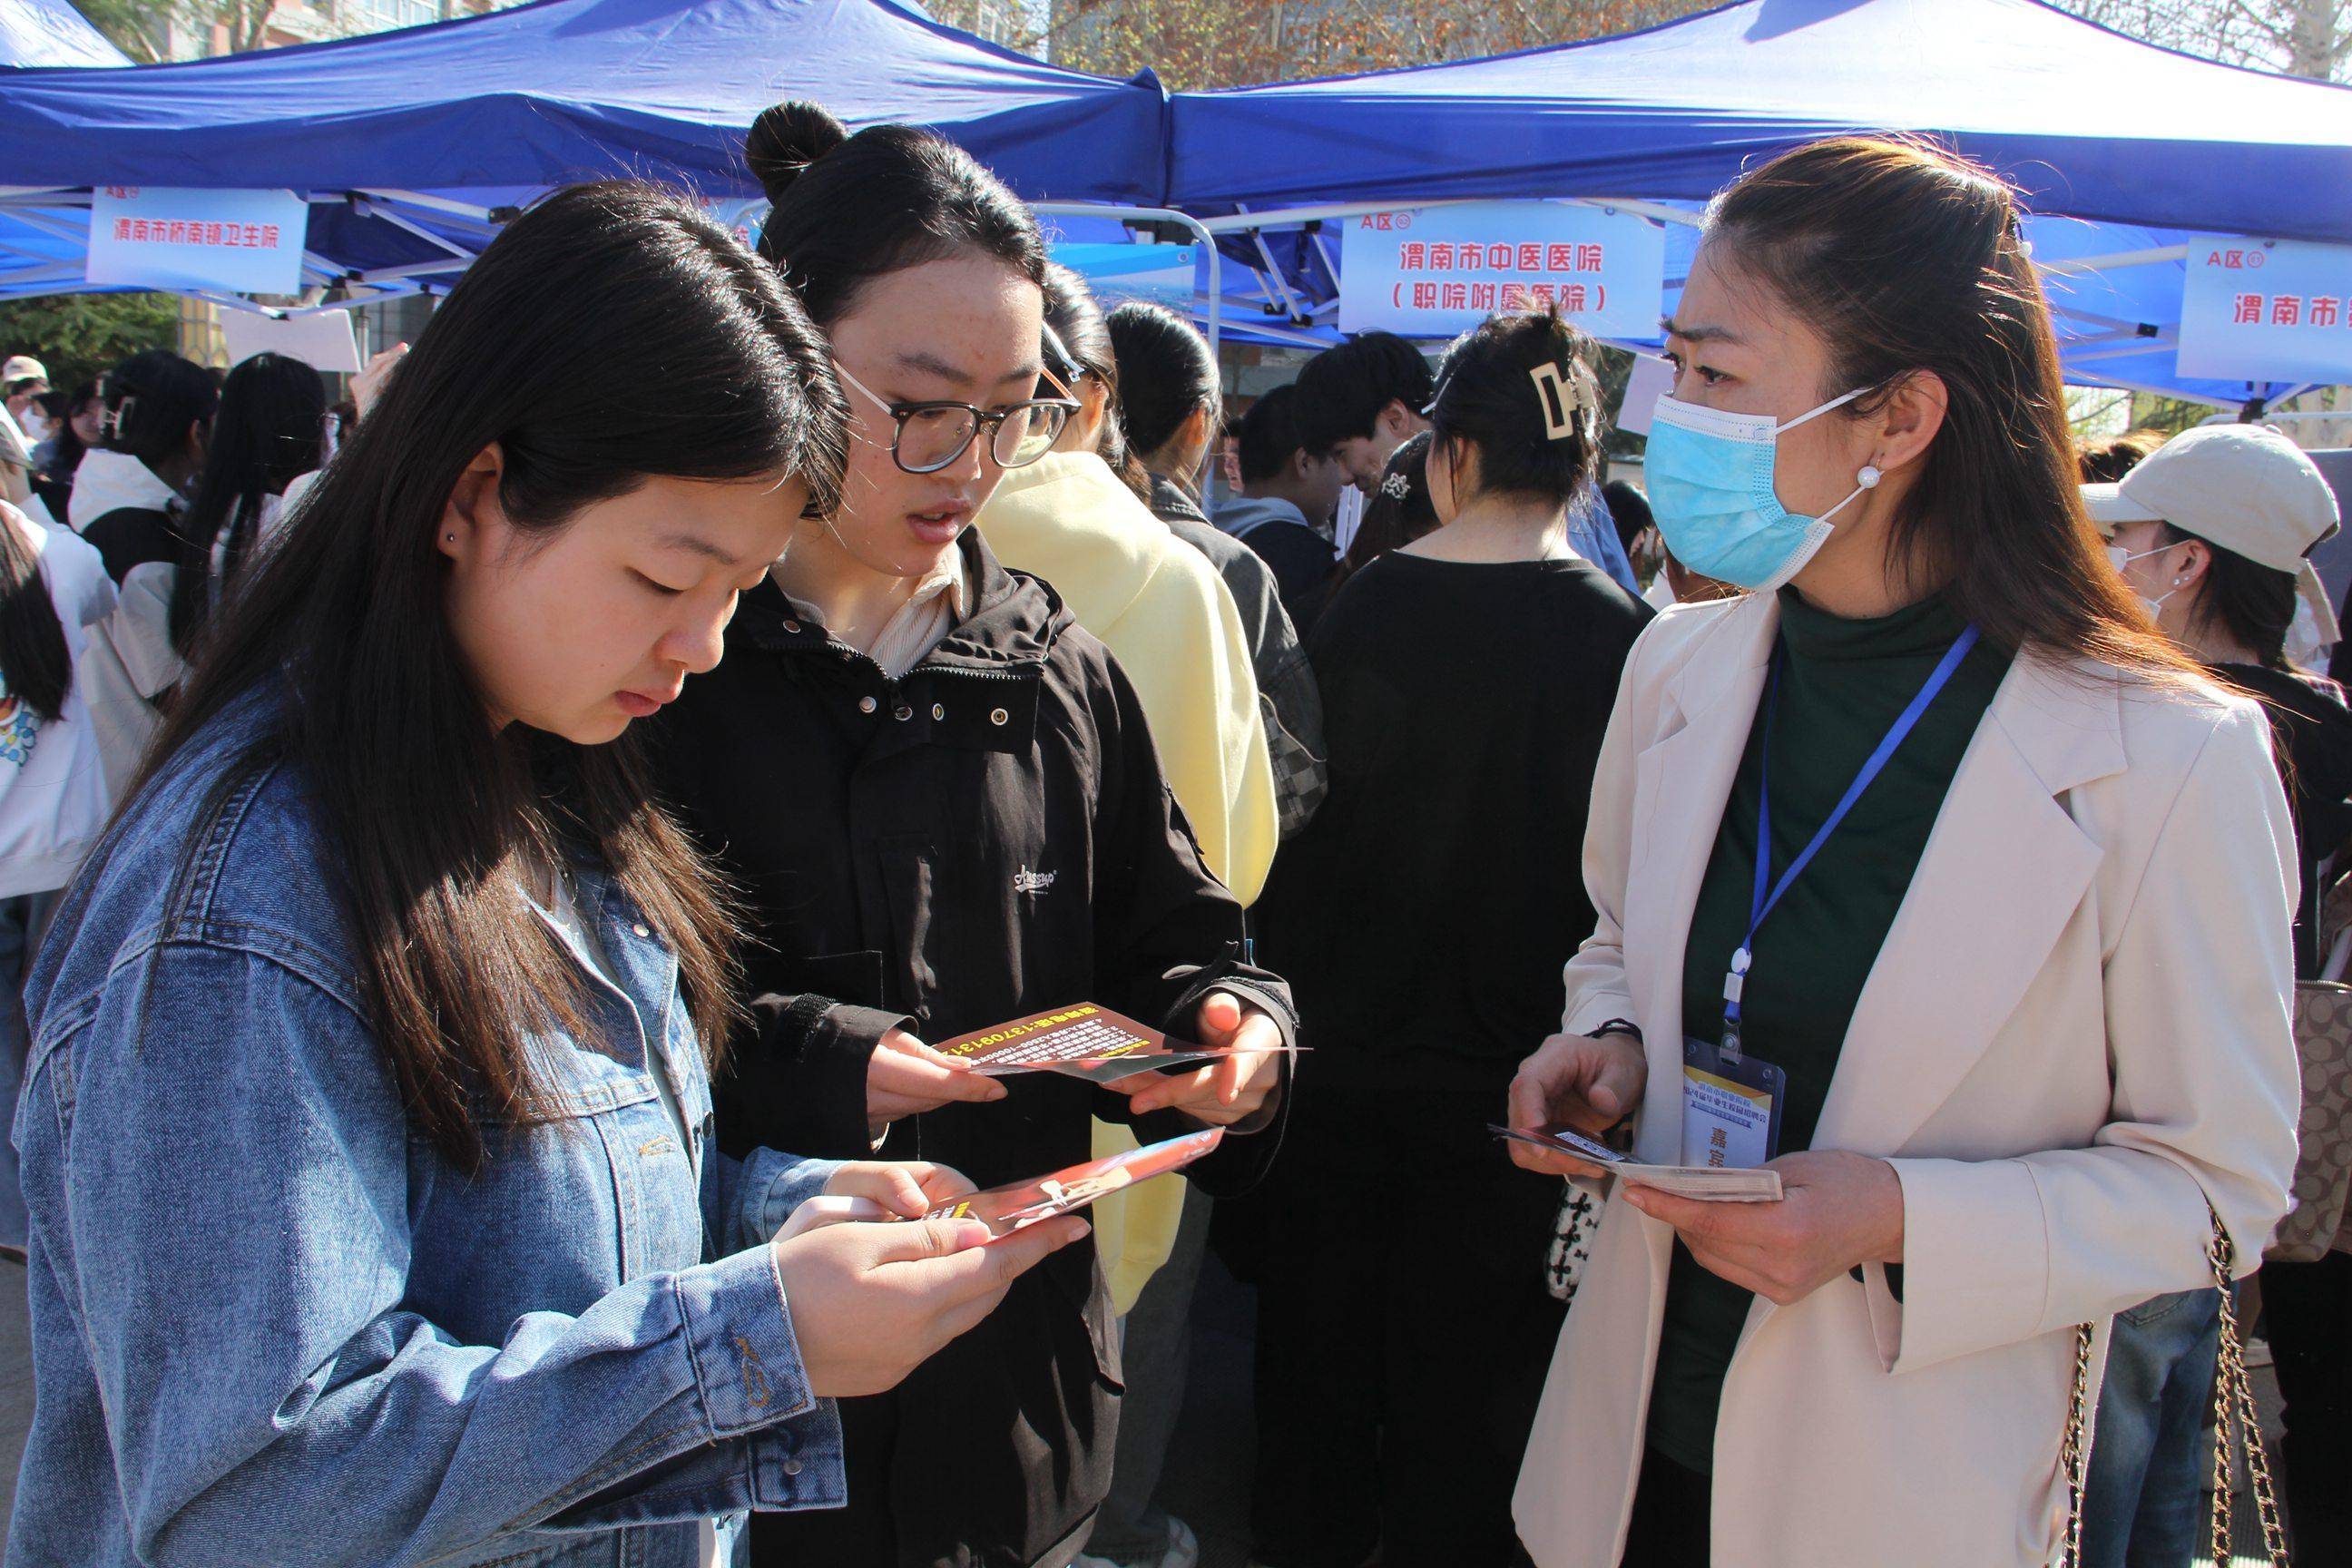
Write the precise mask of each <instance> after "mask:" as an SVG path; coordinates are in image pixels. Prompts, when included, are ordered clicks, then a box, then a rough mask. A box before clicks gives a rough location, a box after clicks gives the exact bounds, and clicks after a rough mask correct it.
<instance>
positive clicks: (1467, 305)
mask: <svg viewBox="0 0 2352 1568" xmlns="http://www.w3.org/2000/svg"><path fill="white" fill-rule="evenodd" d="M1340 222H1341V223H1342V224H1343V225H1344V228H1343V230H1342V233H1341V237H1340V242H1339V330H1340V331H1343V332H1366V331H1391V332H1399V333H1402V334H1403V335H1404V336H1406V337H1417V338H1446V337H1452V336H1454V334H1455V333H1457V332H1463V331H1468V330H1469V329H1470V328H1472V327H1475V326H1476V325H1477V324H1478V323H1479V322H1480V321H1485V320H1486V318H1487V317H1488V316H1491V315H1493V314H1494V313H1495V312H1496V311H1498V310H1505V311H1508V310H1541V309H1543V308H1544V307H1545V306H1547V305H1558V306H1559V310H1560V314H1561V315H1563V316H1566V317H1567V318H1568V319H1569V321H1571V322H1573V323H1574V324H1575V325H1577V326H1579V327H1581V328H1583V329H1584V330H1585V331H1588V332H1591V334H1593V335H1594V336H1595V337H1603V338H1651V337H1655V336H1656V335H1657V331H1658V314H1659V310H1660V309H1661V307H1662V305H1663V303H1664V292H1665V271H1666V237H1665V231H1664V229H1662V228H1660V227H1659V226H1657V225H1655V224H1654V223H1652V222H1650V221H1649V220H1648V219H1646V218H1639V217H1635V216H1633V215H1632V214H1630V213H1612V212H1604V211H1603V210H1601V208H1599V207H1589V206H1584V205H1577V204H1571V203H1565V202H1465V203H1464V204H1463V205H1459V206H1443V207H1424V208H1421V209H1419V210H1415V211H1399V212H1384V213H1369V214H1366V215H1365V216H1360V217H1351V218H1344V219H1341V220H1340Z"/></svg>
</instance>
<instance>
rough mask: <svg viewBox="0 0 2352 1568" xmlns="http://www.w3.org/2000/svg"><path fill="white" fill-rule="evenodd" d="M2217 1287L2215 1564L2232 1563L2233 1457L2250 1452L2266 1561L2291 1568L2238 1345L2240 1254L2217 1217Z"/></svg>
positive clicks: (2208, 1250) (2212, 1252)
mask: <svg viewBox="0 0 2352 1568" xmlns="http://www.w3.org/2000/svg"><path fill="white" fill-rule="evenodd" d="M2205 1256H2206V1258H2207V1259H2208V1260H2209V1261H2210V1263H2211V1264H2212V1265H2213V1284H2214V1287H2215V1289H2219V1290H2220V1291H2221V1353H2220V1356H2219V1358H2218V1360H2217V1361H2216V1363H2215V1367H2214V1373H2213V1560H2214V1561H2215V1562H2216V1563H2227V1562H2229V1561H2230V1542H2231V1534H2232V1531H2231V1517H2230V1509H2231V1499H2230V1454H2231V1449H2232V1448H2233V1447H2234V1446H2235V1445H2236V1444H2237V1443H2239V1442H2242V1443H2244V1444H2245V1446H2246V1476H2247V1479H2249V1480H2251V1481H2252V1483H2253V1492H2254V1510H2255V1512H2256V1513H2257V1514H2258V1515H2259V1516H2260V1518H2261V1520H2262V1526H2263V1556H2264V1558H2266V1559H2267V1560H2268V1561H2269V1562H2270V1563H2271V1564H2272V1568H2288V1564H2287V1556H2286V1528H2285V1526H2284V1525H2283V1524H2282V1523H2281V1522H2280V1521H2279V1506H2278V1490H2277V1489H2276V1488H2275V1487H2274V1486H2273V1485H2272V1483H2271V1459H2270V1451H2269V1449H2268V1448H2267V1447H2264V1445H2263V1423H2262V1416H2261V1414H2260V1413H2259V1412H2258V1411H2257V1410H2256V1409H2255V1408H2254V1385H2253V1380H2252V1378H2250V1377H2248V1376H2247V1375H2246V1356H2245V1350H2244V1347H2243V1346H2242V1345H2241V1344H2240V1343H2239V1342H2238V1310H2237V1303H2236V1301H2235V1300H2234V1299H2233V1298H2232V1295H2231V1289H2230V1280H2231V1276H2232V1275H2233V1274H2234V1273H2235V1272H2236V1270H2235V1268H2234V1267H2233V1265H2234V1263H2235V1260H2236V1256H2237V1255H2236V1249H2235V1248H2234V1247H2232V1246H2231V1241H2230V1233H2229V1231H2228V1230H2226V1229H2224V1228H2223V1227H2222V1225H2221V1215H2214V1216H2213V1239H2212V1240H2211V1241H2210V1242H2208V1243H2207V1244H2206V1247H2205Z"/></svg>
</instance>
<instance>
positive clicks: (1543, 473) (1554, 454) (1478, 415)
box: [1429, 307, 1601, 504]
mask: <svg viewBox="0 0 2352 1568" xmlns="http://www.w3.org/2000/svg"><path fill="white" fill-rule="evenodd" d="M1591 347H1592V340H1591V339H1590V338H1588V337H1586V336H1585V335H1584V333H1583V332H1581V331H1579V330H1578V329H1576V328H1575V327H1572V326H1570V325H1569V323H1568V322H1567V321H1565V320H1563V319H1562V318H1561V316H1560V314H1559V310H1558V309H1557V308H1556V307H1555V308H1553V309H1549V310H1535V311H1529V312H1527V313H1526V314H1523V315H1510V316H1489V317H1488V318H1487V319H1486V321H1482V322H1480V323H1479V324H1478V326H1477V327H1475V329H1473V330H1472V331H1467V332H1465V333H1464V334H1463V335H1462V336H1461V337H1459V338H1456V339H1455V340H1454V346H1453V347H1452V348H1449V349H1448V350H1446V351H1445V361H1444V363H1443V364H1442V365H1440V366H1439V367H1438V373H1437V395H1436V398H1435V399H1434V400H1433V402H1432V403H1431V404H1430V405H1429V426H1430V431H1431V434H1432V435H1433V437H1434V438H1435V445H1436V446H1437V447H1444V449H1445V450H1446V451H1448V452H1449V453H1458V452H1459V451H1460V450H1461V449H1462V448H1463V447H1469V448H1470V449H1471V450H1473V451H1475V453H1476V454H1477V456H1478V488H1479V489H1481V490H1484V491H1486V492H1488V493H1490V494H1496V495H1527V496H1540V497H1542V498H1543V499H1544V500H1548V501H1553V502H1558V503H1562V504H1564V503H1566V502H1567V501H1568V500H1570V498H1572V497H1573V496H1575V495H1576V494H1577V493H1578V492H1579V491H1580V490H1583V489H1587V488H1589V487H1590V486H1591V483H1592V481H1593V475H1594V473H1595V471H1596V470H1597V469H1598V468H1599V466H1600V458H1601V416H1600V412H1599V410H1600V406H1601V390H1600V384H1599V382H1598V381H1597V380H1596V379H1595V378H1594V376H1593V374H1592V367H1591V363H1590V359H1591Z"/></svg>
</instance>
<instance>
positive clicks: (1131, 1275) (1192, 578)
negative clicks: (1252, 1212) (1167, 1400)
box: [978, 452, 1281, 1315]
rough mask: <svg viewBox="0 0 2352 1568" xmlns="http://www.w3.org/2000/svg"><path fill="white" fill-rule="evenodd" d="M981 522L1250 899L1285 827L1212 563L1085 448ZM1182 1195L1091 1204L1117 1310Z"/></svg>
mask: <svg viewBox="0 0 2352 1568" xmlns="http://www.w3.org/2000/svg"><path fill="white" fill-rule="evenodd" d="M978 521H979V524H980V531H981V536H982V538H983V539H985V540H987V541H988V547H989V549H991V550H992V551H994V552H996V558H997V559H998V560H999V561H1002V562H1003V563H1004V564H1005V565H1007V566H1011V567H1013V568H1015V569H1017V570H1019V571H1023V572H1026V573H1029V574H1031V575H1033V576H1037V577H1043V578H1044V579H1045V581H1046V582H1048V583H1050V584H1053V585H1054V589H1055V592H1056V593H1058V594H1060V595H1061V596H1062V602H1063V603H1064V604H1065V605H1068V606H1069V608H1070V614H1071V615H1072V616H1075V617H1076V620H1077V623H1078V625H1080V626H1084V627H1086V629H1087V630H1088V631H1089V632H1092V633H1093V634H1094V635H1095V636H1096V637H1098V638H1100V639H1101V640H1102V642H1103V644H1104V646H1105V647H1108V648H1109V649H1110V651H1111V654H1112V656H1113V657H1114V658H1117V659H1118V662H1119V667H1120V668H1122V669H1124V670H1126V671H1127V678H1128V679H1129V680H1131V681H1133V682H1134V683H1135V690H1136V695H1137V696H1138V697H1139V699H1140V700H1142V703H1143V716H1144V718H1145V719H1146V720H1148V721H1150V725H1151V738H1152V740H1153V742H1156V743H1157V744H1158V746H1159V748H1160V766H1161V767H1162V768H1164V769H1165V770H1167V773H1168V783H1169V785H1170V787H1171V788H1172V789H1173V790H1174V791H1175V792H1176V804H1177V805H1181V806H1182V807H1183V808H1184V815H1185V816H1186V817H1187V818H1189V819H1190V820H1191V822H1192V832H1193V833H1194V835H1195V836H1196V837H1199V839H1200V841H1201V852H1202V856H1203V857H1204V858H1206V859H1207V860H1208V863H1209V870H1210V872H1211V873H1212V874H1213V875H1214V876H1215V877H1216V879H1218V880H1219V881H1221V882H1223V883H1224V885H1225V886H1226V887H1228V888H1231V889H1233V890H1234V897H1236V898H1238V899H1240V900H1241V901H1242V902H1243V904H1244V905H1247V904H1250V903H1253V902H1255V900H1256V899H1257V895H1258V891H1259V889H1262V888H1264V887H1265V874H1266V869H1267V868H1269V867H1270V866H1272V865H1273V864H1274V849H1275V844H1276V840H1277V839H1278V838H1279V837H1280V836H1281V825H1280V822H1279V821H1278V819H1277V817H1276V807H1275V800H1274V769H1273V766H1272V764H1271V763H1268V762H1267V760H1266V752H1265V727H1264V726H1263V724H1262V723H1261V722H1260V721H1259V719H1258V701H1257V679H1256V677H1255V676H1254V675H1253V674H1252V673H1251V671H1250V652H1249V639H1248V637H1246V636H1245V635H1244V632H1243V630H1242V621H1241V614H1240V612H1239V611H1237V610H1236V609H1234V596H1233V595H1232V593H1231V592H1230V591H1229V590H1228V589H1227V588H1226V587H1225V584H1224V581H1223V579H1222V578H1220V577H1219V576H1218V575H1217V571H1216V568H1215V567H1213V566H1212V565H1210V564H1209V559H1208V557H1207V556H1205V555H1202V553H1201V552H1199V551H1197V550H1195V549H1193V548H1192V546H1191V545H1189V544H1187V543H1185V542H1183V541H1182V540H1181V539H1179V538H1177V537H1176V536H1175V534H1173V533H1171V532H1170V531H1169V529H1168V525H1167V524H1166V523H1164V522H1162V521H1160V520H1159V519H1158V518H1156V517H1154V516H1152V515H1151V512H1150V509H1149V508H1147V507H1146V506H1145V505H1144V504H1143V503H1142V502H1141V501H1139V500H1136V499H1135V494H1134V492H1133V491H1131V490H1129V489H1128V488H1127V487H1126V486H1125V485H1122V484H1120V483H1119V482H1118V475H1116V474H1114V473H1112V472H1111V471H1110V467H1109V465H1108V464H1107V463H1105V462H1104V461H1103V460H1102V459H1101V458H1097V457H1095V456H1093V455H1092V454H1091V453H1085V452H1054V453H1049V454H1047V455H1046V456H1045V457H1044V458H1040V459H1039V460H1038V461H1036V462H1034V463H1032V464H1031V465H1029V466H1028V467H1027V468H1015V469H1013V471H1012V472H1011V473H1009V474H1007V475H1005V476H1004V481H1003V483H1002V484H1000V485H998V486H997V488H996V493H995V494H994V495H993V496H992V497H990V498H989V502H988V504H987V505H986V506H984V507H982V509H981V510H980V517H979V519H978ZM1203 956H1204V957H1206V956H1209V955H1206V954H1204V955H1203ZM1070 1000H1072V1001H1076V1000H1080V998H1076V997H1072V998H1070ZM1134 1147H1135V1140H1134V1138H1133V1136H1132V1135H1131V1134H1129V1131H1127V1129H1126V1128H1124V1127H1111V1126H1108V1125H1106V1124H1105V1123H1102V1122H1097V1123H1096V1124H1095V1152H1096V1153H1097V1154H1113V1153H1118V1152H1121V1151H1123V1150H1128V1149H1132V1148H1134ZM1183 1203H1184V1188H1183V1186H1182V1184H1181V1183H1176V1182H1154V1183H1151V1184H1149V1185H1147V1186H1144V1187H1140V1188H1138V1189H1137V1190H1136V1191H1135V1192H1133V1193H1128V1194H1120V1195H1118V1197H1114V1198H1110V1199H1108V1200H1106V1201H1105V1202H1103V1203H1099V1204H1097V1205H1095V1208H1094V1213H1093V1215H1092V1216H1091V1217H1092V1218H1093V1221H1094V1226H1095V1239H1096V1245H1097V1247H1098V1248H1099V1249H1100V1251H1101V1253H1102V1258H1103V1265H1104V1268H1106V1269H1107V1270H1108V1273H1109V1277H1110V1291H1111V1305H1112V1308H1113V1310H1116V1311H1118V1312H1119V1313H1121V1314H1122V1315H1124V1314H1125V1313H1126V1311H1127V1310H1128V1309H1129V1308H1130V1307H1132V1306H1134V1305H1135V1299H1136V1297H1137V1296H1139V1295H1140V1294H1141V1293H1142V1290H1143V1286H1144V1283H1145V1281H1147V1280H1149V1279H1150V1278H1151V1274H1152V1270H1154V1269H1156V1268H1159V1267H1160V1264H1161V1263H1163V1262H1165V1261H1166V1260H1167V1258H1168V1251H1169V1248H1170V1247H1172V1246H1174V1245H1175V1240H1176V1223H1177V1220H1178V1219H1179V1217H1180V1216H1181V1213H1182V1209H1183Z"/></svg>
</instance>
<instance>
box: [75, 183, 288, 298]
mask: <svg viewBox="0 0 2352 1568" xmlns="http://www.w3.org/2000/svg"><path fill="white" fill-rule="evenodd" d="M309 223H310V204H309V203H307V202H305V201H303V200H302V198H301V197H299V196H298V195H295V194H294V193H293V192H291V191H207V190H177V189H166V188H164V187H163V186H160V185H102V186H100V187H99V189H98V190H96V191H94V192H93V193H91V198H90V204H89V280H90V281H91V282H92V283H117V284H130V285H133V286H135V287H140V288H146V289H220V290H225V291H226V292H229V293H233V294H293V293H299V291H300V290H301V288H302V241H303V236H304V233H305V231H306V227H307V226H308V225H309Z"/></svg>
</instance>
